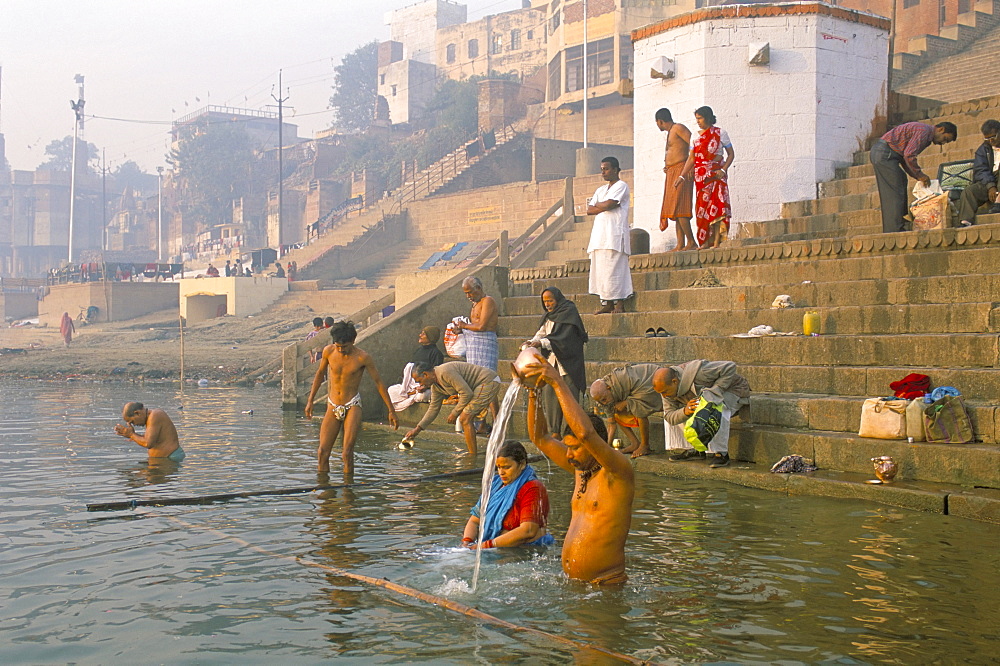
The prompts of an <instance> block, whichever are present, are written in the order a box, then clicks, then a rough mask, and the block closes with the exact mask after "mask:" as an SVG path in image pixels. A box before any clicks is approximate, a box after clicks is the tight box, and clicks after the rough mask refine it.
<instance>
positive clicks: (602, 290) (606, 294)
mask: <svg viewBox="0 0 1000 666" xmlns="http://www.w3.org/2000/svg"><path fill="white" fill-rule="evenodd" d="M590 293H591V294H597V295H598V296H600V297H601V300H602V301H620V300H623V299H626V298H628V297H629V296H631V295H632V273H631V271H630V270H629V267H628V255H627V254H625V253H624V252H619V251H618V250H592V251H591V252H590Z"/></svg>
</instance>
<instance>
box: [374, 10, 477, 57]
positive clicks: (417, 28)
mask: <svg viewBox="0 0 1000 666" xmlns="http://www.w3.org/2000/svg"><path fill="white" fill-rule="evenodd" d="M467 17H468V10H467V8H466V6H465V5H462V4H459V3H457V2H450V1H449V0H424V2H417V3H415V4H412V5H409V6H407V7H403V8H402V9H395V10H393V11H390V12H386V15H385V23H386V25H388V26H389V40H390V41H392V42H397V43H399V44H401V45H402V53H401V54H400V57H399V58H397V59H396V60H416V61H417V62H422V63H424V64H427V65H437V66H440V65H441V63H440V62H439V61H437V60H436V48H437V44H436V39H435V35H436V33H437V31H438V30H439V29H441V28H446V27H448V26H451V25H458V24H461V23H465V21H466V18H467ZM393 62H395V60H394V61H393Z"/></svg>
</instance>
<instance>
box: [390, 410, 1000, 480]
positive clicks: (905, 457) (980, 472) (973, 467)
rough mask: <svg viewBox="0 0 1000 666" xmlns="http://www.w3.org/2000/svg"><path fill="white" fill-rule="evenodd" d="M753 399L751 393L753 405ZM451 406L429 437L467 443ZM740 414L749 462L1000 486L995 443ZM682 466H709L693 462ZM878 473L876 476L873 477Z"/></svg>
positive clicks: (412, 417) (519, 429)
mask: <svg viewBox="0 0 1000 666" xmlns="http://www.w3.org/2000/svg"><path fill="white" fill-rule="evenodd" d="M524 401H525V399H524V396H523V393H522V395H521V396H519V398H518V401H517V403H515V409H514V411H513V413H512V416H511V420H510V424H509V427H508V431H507V435H508V437H510V438H515V439H523V440H527V439H528V438H527V422H526V417H525V411H524V410H525V409H526V407H525V404H524ZM752 403H753V398H751V404H752ZM426 409H427V405H426V404H416V405H412V406H410V407H408V408H407V409H405V410H403V411H402V412H399V413H398V414H397V415H398V417H399V422H400V427H401V428H409V427H412V426H413V425H415V424H416V423H417V421H419V420H420V419H421V418H422V417H423V415H424V412H425V411H426ZM448 413H449V410H448V409H447V406H446V407H445V408H443V409H442V410H441V413H439V414H438V416H437V418H436V419H435V420H434V421H433V423H431V425H430V427H428V428H427V435H424V436H425V437H435V436H438V437H440V436H441V435H440V434H438V433H441V434H446V437H447V438H449V439H452V440H454V444H455V445H456V446H459V447H461V448H464V446H462V444H461V443H459V441H458V440H457V438H455V437H454V433H455V427H454V426H453V425H452V424H449V423H448V422H447V415H448ZM743 417H744V415H743V414H740V415H738V416H736V417H734V418H733V422H732V430H731V433H730V440H729V454H730V457H731V458H732V459H733V460H734V461H745V462H750V463H756V464H758V465H762V466H765V467H770V466H771V465H773V464H774V463H775V462H777V461H778V460H780V459H781V458H782V457H783V456H786V455H791V454H797V455H801V456H803V457H804V458H808V459H810V460H813V461H815V464H816V465H817V466H818V467H819V468H820V469H822V470H825V471H840V472H848V473H855V474H866V475H867V474H871V473H872V471H873V467H872V462H871V459H872V458H875V457H879V456H886V455H888V456H892V458H893V460H895V461H896V462H897V464H898V465H899V473H898V476H897V477H896V478H897V480H898V481H900V482H902V481H907V480H914V479H919V480H921V481H931V482H935V483H949V484H954V485H956V486H964V487H984V488H996V487H998V482H1000V479H998V477H997V474H996V470H997V469H1000V447H998V446H995V445H990V444H977V443H972V444H938V443H930V442H913V443H910V442H908V441H906V440H888V439H871V438H865V437H859V436H858V435H857V434H856V433H855V432H837V431H830V430H801V429H797V428H781V427H775V426H768V425H762V424H757V423H753V422H748V421H746V420H744V418H743ZM664 439H665V438H664V429H663V422H662V420H661V419H659V418H658V417H655V416H654V417H651V418H650V447H651V448H652V449H653V451H654V452H655V453H659V452H663V451H664ZM478 443H479V448H480V450H483V449H484V448H485V446H486V437H484V436H481V437H479V441H478ZM672 464H676V465H704V464H705V463H703V462H698V461H689V462H682V463H672ZM869 478H873V477H869Z"/></svg>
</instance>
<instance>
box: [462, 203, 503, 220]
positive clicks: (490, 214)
mask: <svg viewBox="0 0 1000 666" xmlns="http://www.w3.org/2000/svg"><path fill="white" fill-rule="evenodd" d="M500 221H501V216H500V209H499V208H497V207H496V206H487V207H486V208H470V209H469V224H495V223H499V222H500Z"/></svg>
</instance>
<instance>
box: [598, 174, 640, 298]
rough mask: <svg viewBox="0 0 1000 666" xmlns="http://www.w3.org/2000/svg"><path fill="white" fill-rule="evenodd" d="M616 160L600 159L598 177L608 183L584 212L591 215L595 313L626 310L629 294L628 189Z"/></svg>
mask: <svg viewBox="0 0 1000 666" xmlns="http://www.w3.org/2000/svg"><path fill="white" fill-rule="evenodd" d="M620 170H621V169H620V168H619V166H618V159H617V158H615V157H605V158H604V159H602V160H601V177H603V178H604V180H605V181H606V182H607V184H606V185H602V186H600V187H599V188H597V191H596V192H594V196H592V197H591V198H590V200H589V201H588V202H587V215H594V216H596V217H594V228H593V229H591V231H590V242H589V243H588V244H587V254H588V255H590V293H592V294H597V295H598V296H599V297H600V299H601V308H600V309H599V310H598V311H597V312H595V313H594V314H607V313H609V312H625V307H624V304H623V301H624V300H625V299H626V298H628V297H629V296H631V295H632V273H631V272H630V270H629V265H628V257H629V254H631V252H632V245H631V242H632V241H631V238H630V237H629V226H628V208H629V190H628V185H627V184H626V183H625V181H624V180H621V179H619V178H618V173H619V171H620Z"/></svg>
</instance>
